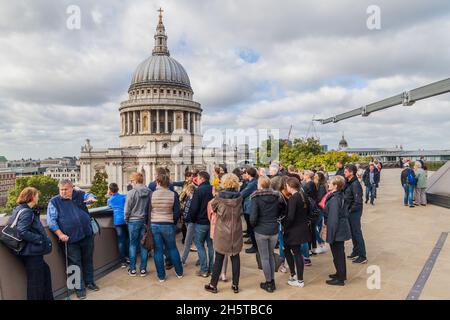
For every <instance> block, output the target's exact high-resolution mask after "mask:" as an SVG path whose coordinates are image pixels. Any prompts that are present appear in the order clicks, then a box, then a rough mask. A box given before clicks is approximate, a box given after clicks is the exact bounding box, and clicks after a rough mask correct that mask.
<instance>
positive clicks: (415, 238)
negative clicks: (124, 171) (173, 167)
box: [0, 169, 450, 300]
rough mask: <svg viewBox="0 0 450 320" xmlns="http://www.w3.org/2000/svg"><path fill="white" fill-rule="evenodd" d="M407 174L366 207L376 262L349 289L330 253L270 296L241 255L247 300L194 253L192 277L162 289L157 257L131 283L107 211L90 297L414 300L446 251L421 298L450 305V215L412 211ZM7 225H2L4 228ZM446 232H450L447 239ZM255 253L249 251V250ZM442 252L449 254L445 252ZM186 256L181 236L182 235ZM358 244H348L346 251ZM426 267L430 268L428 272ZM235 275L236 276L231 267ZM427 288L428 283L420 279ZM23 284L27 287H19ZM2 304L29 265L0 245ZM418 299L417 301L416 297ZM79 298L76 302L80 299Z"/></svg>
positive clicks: (386, 181)
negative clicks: (212, 287) (332, 281)
mask: <svg viewBox="0 0 450 320" xmlns="http://www.w3.org/2000/svg"><path fill="white" fill-rule="evenodd" d="M399 176H400V170H399V169H385V170H384V171H383V172H382V175H381V184H380V188H379V190H378V199H377V200H376V203H375V206H370V205H365V207H364V213H363V233H364V237H365V241H366V247H367V255H368V259H369V263H368V264H366V265H354V264H352V263H351V262H348V263H347V269H348V281H347V285H346V286H345V287H330V286H327V285H326V284H325V280H326V279H327V276H328V274H330V273H333V272H334V268H333V263H332V256H331V253H330V252H327V253H325V254H320V255H317V256H313V257H312V266H311V267H305V273H304V278H305V287H304V288H293V287H290V286H288V284H287V280H288V274H286V273H276V282H277V290H276V291H275V292H274V293H272V294H270V293H266V292H265V291H263V290H261V289H260V288H259V283H260V282H261V281H263V278H264V276H263V273H262V271H261V270H258V269H257V267H256V260H255V255H254V254H246V253H244V252H243V253H242V254H241V278H240V286H239V287H240V289H241V292H240V293H239V294H234V293H233V292H232V291H231V289H230V286H231V283H230V282H227V283H223V282H219V285H218V289H219V293H218V294H211V293H208V292H206V291H204V289H203V286H204V284H206V283H207V282H208V279H204V278H199V277H197V276H195V271H196V270H197V267H195V261H196V259H197V254H196V253H191V254H190V256H189V259H188V263H187V266H186V267H185V276H184V278H182V279H177V278H176V276H175V273H174V271H173V269H172V270H169V271H168V272H167V280H166V282H164V283H159V282H158V280H157V278H156V272H155V266H154V263H153V259H151V258H150V259H149V263H148V271H149V272H148V275H147V277H145V278H141V277H135V278H131V277H129V276H128V275H127V272H126V269H120V268H117V249H116V248H115V246H116V243H115V235H114V230H113V229H112V225H111V218H110V217H109V215H110V213H109V215H108V213H99V214H98V220H99V221H100V224H101V225H102V228H103V229H102V233H101V235H100V236H99V237H98V238H97V239H96V248H95V253H94V254H95V261H94V262H95V263H94V264H95V269H96V276H97V277H98V280H97V284H98V286H99V287H100V288H101V290H100V291H98V292H88V299H89V300H90V299H102V300H103V299H108V300H109V299H111V300H121V299H149V300H155V299H177V300H183V299H199V300H201V299H249V300H253V299H283V300H284V299H300V300H306V299H376V300H383V299H400V300H403V299H406V298H407V296H408V295H409V294H410V292H411V289H412V288H413V286H414V285H415V283H416V280H417V279H418V278H419V275H421V272H422V270H423V269H424V266H425V265H426V264H427V263H429V261H428V260H429V257H430V254H431V253H432V252H433V250H434V252H435V253H439V255H438V256H437V259H436V260H435V264H434V267H433V268H432V270H431V273H430V274H429V277H428V279H427V278H426V276H425V277H424V280H425V282H424V283H423V286H422V287H423V290H422V291H421V294H420V297H419V298H420V299H450V289H449V288H450V239H447V241H445V242H443V243H442V241H441V243H440V244H438V246H436V244H437V242H438V240H439V239H440V238H441V240H445V237H444V236H443V235H445V234H446V233H447V232H449V231H450V210H449V209H446V208H442V207H437V206H433V205H428V206H427V207H416V208H413V209H411V208H409V207H404V206H403V190H402V188H401V186H400V181H399V180H400V178H399ZM0 223H4V221H0ZM0 225H1V224H0ZM443 233H444V234H443ZM244 247H247V246H244ZM439 247H441V250H440V252H439V250H437V249H438V248H439ZM178 248H179V249H180V250H181V248H182V245H181V235H179V236H178ZM350 249H351V241H348V242H347V244H346V253H347V254H348V253H349V252H350ZM54 251H56V252H53V253H52V254H51V255H49V256H48V257H46V260H47V261H48V262H49V264H50V265H51V268H52V273H53V274H52V277H53V282H54V283H53V284H54V289H55V294H56V295H58V296H59V297H64V281H65V278H64V264H63V260H62V256H61V253H60V252H58V250H54ZM371 266H378V267H379V268H380V271H381V274H380V275H381V288H380V289H368V286H367V282H368V279H369V277H370V276H371V274H369V273H368V268H369V267H371ZM425 269H426V268H425ZM228 277H229V278H230V277H231V264H230V265H229V271H228ZM419 282H420V281H419ZM17 283H19V284H17ZM0 289H1V291H0V299H23V298H24V297H25V279H24V271H23V267H22V266H21V265H20V263H18V261H15V258H14V257H10V254H9V253H8V252H7V251H6V250H5V248H1V247H0ZM415 296H416V297H417V295H415ZM72 299H76V298H75V297H74V296H72Z"/></svg>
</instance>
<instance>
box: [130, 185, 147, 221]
mask: <svg viewBox="0 0 450 320" xmlns="http://www.w3.org/2000/svg"><path fill="white" fill-rule="evenodd" d="M150 195H151V191H150V189H149V188H147V187H146V186H144V185H143V184H138V185H135V186H134V188H133V189H132V190H130V191H129V192H128V195H127V201H126V202H125V221H126V222H127V223H128V221H140V220H146V219H147V216H148V210H149V208H148V205H149V201H150Z"/></svg>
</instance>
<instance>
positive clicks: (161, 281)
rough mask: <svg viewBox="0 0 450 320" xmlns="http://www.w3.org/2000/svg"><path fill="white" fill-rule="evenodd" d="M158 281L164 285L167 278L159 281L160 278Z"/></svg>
mask: <svg viewBox="0 0 450 320" xmlns="http://www.w3.org/2000/svg"><path fill="white" fill-rule="evenodd" d="M158 281H159V283H163V282H165V281H166V278H164V279H159V278H158Z"/></svg>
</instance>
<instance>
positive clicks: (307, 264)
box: [303, 258, 312, 267]
mask: <svg viewBox="0 0 450 320" xmlns="http://www.w3.org/2000/svg"><path fill="white" fill-rule="evenodd" d="M303 263H304V264H305V266H307V267H311V266H312V262H311V259H306V258H305V259H303Z"/></svg>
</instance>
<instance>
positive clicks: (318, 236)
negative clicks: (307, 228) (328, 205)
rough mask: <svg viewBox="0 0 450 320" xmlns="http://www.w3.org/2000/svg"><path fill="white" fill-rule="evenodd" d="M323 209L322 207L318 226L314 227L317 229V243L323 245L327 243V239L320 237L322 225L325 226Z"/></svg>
mask: <svg viewBox="0 0 450 320" xmlns="http://www.w3.org/2000/svg"><path fill="white" fill-rule="evenodd" d="M323 215H324V213H323V209H320V217H319V220H318V221H317V222H316V227H315V228H314V229H315V231H316V240H317V243H318V244H320V245H322V244H324V243H325V241H324V240H323V239H322V238H321V237H320V234H321V233H322V227H323Z"/></svg>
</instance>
